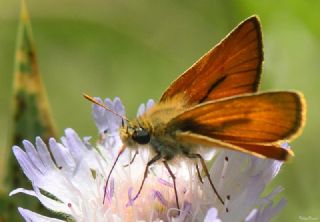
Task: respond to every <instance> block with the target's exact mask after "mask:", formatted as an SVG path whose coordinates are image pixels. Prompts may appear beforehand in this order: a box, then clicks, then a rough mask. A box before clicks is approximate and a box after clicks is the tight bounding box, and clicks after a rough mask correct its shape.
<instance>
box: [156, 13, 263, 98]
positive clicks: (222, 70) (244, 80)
mask: <svg viewBox="0 0 320 222" xmlns="http://www.w3.org/2000/svg"><path fill="white" fill-rule="evenodd" d="M262 60H263V52H262V39H261V28H260V22H259V19H258V18H257V17H256V16H253V17H250V18H248V19H247V20H245V21H244V22H242V23H241V24H240V25H239V26H238V27H236V28H235V29H234V30H233V31H232V32H231V33H230V34H229V35H228V36H227V37H226V38H225V39H224V40H222V41H221V42H220V43H219V44H218V45H216V46H215V47H214V48H212V49H211V50H210V51H209V52H208V53H207V54H205V55H204V56H203V57H202V58H200V59H199V60H198V61H197V62H196V63H195V64H194V65H193V66H192V67H191V68H189V69H188V70H187V71H185V72H184V73H183V74H182V75H181V76H180V77H179V78H178V79H176V80H175V81H174V82H173V83H172V84H171V85H170V86H169V88H168V89H167V90H166V91H165V92H164V94H163V95H162V97H161V100H160V101H166V100H168V99H170V98H172V97H174V96H175V95H178V94H181V93H183V94H184V95H185V98H186V99H187V103H189V104H196V103H201V102H204V101H210V100H215V99H219V98H224V97H229V96H234V95H239V94H243V93H252V92H256V91H257V88H258V84H259V79H260V73H261V65H262Z"/></svg>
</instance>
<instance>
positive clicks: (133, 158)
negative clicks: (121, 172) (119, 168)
mask: <svg viewBox="0 0 320 222" xmlns="http://www.w3.org/2000/svg"><path fill="white" fill-rule="evenodd" d="M138 153H139V152H138V151H136V152H135V153H134V155H133V157H132V159H131V160H130V162H129V163H128V164H126V165H123V167H128V166H130V165H131V164H132V163H133V161H134V160H135V158H136V156H137V155H138Z"/></svg>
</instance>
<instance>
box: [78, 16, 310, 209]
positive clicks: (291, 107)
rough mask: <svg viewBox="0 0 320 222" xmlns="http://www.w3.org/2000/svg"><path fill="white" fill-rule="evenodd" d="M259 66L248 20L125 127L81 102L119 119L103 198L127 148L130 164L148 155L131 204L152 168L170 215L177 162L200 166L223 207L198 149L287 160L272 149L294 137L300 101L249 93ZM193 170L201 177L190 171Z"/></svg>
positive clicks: (256, 38)
mask: <svg viewBox="0 0 320 222" xmlns="http://www.w3.org/2000/svg"><path fill="white" fill-rule="evenodd" d="M262 62H263V47H262V33H261V25H260V21H259V18H258V17H257V16H252V17H249V18H247V19H246V20H244V21H243V22H242V23H240V24H239V25H238V26H237V27H236V28H235V29H234V30H233V31H231V32H230V33H229V34H228V35H227V36H226V37H225V38H224V39H223V40H222V41H221V42H220V43H218V44H217V45H216V46H215V47H213V48H212V49H211V50H210V51H209V52H207V53H206V54H205V55H204V56H202V57H201V58H200V59H199V60H198V61H197V62H195V63H194V64H193V65H192V66H191V67H190V68H189V69H187V70H186V71H185V72H184V73H183V74H182V75H180V76H179V77H178V78H177V79H176V80H175V81H173V82H172V83H171V85H170V86H169V87H168V88H167V89H166V90H165V92H164V93H163V95H162V96H161V98H160V100H159V102H157V103H155V104H154V105H153V107H151V108H150V109H149V110H147V111H146V112H145V113H144V114H143V115H141V116H139V117H137V118H135V119H133V120H129V119H127V117H124V116H121V115H119V114H117V113H114V112H113V111H112V110H111V109H110V108H109V107H107V106H106V105H104V104H102V103H99V102H98V101H97V100H95V99H94V98H92V97H90V96H88V95H84V96H85V97H86V98H87V99H89V100H91V101H92V102H93V103H96V104H98V105H100V106H103V107H105V108H106V109H107V110H109V111H111V112H113V113H114V114H115V115H118V116H120V117H121V118H122V120H123V124H122V127H121V128H120V131H119V132H120V137H121V140H122V143H123V146H122V148H121V149H120V151H119V153H118V155H117V157H116V159H115V161H114V163H113V165H112V168H111V170H110V172H109V175H108V177H107V182H106V186H105V193H106V187H107V185H108V181H109V179H110V176H111V173H112V171H113V169H114V167H115V165H116V163H117V161H118V159H119V157H120V155H121V154H122V153H123V151H124V150H125V149H127V148H128V149H132V150H135V151H136V153H135V155H134V157H133V159H132V161H133V160H134V158H135V156H136V154H137V153H138V150H139V147H141V146H148V147H149V149H150V150H151V153H152V154H153V156H152V158H151V159H150V160H149V162H148V163H147V165H146V167H145V171H144V177H143V180H142V183H141V185H140V188H139V190H138V192H137V194H136V195H135V197H134V198H133V200H135V199H136V198H137V197H138V196H139V194H140V193H141V191H142V188H143V185H144V182H145V179H146V178H147V175H148V169H149V167H150V166H151V165H152V164H154V163H156V162H159V161H160V162H162V163H163V164H164V166H165V168H166V169H167V170H168V172H169V174H170V175H171V177H172V179H173V185H174V191H175V199H176V205H177V208H178V209H179V208H180V206H179V198H178V195H177V188H176V183H175V175H174V174H173V172H172V170H171V169H170V167H169V164H168V162H170V161H171V160H173V159H175V158H176V157H177V156H183V157H186V158H191V159H198V160H199V161H200V163H201V165H202V169H203V171H204V173H205V175H206V176H207V178H208V180H209V183H210V185H211V187H212V189H213V191H214V193H215V194H216V195H217V197H218V199H219V200H220V202H221V203H222V204H225V201H224V200H223V198H222V197H221V196H220V195H219V192H218V191H217V189H216V188H215V186H214V184H213V181H212V180H211V178H210V175H209V172H208V169H207V166H206V163H205V160H204V158H203V157H202V156H201V154H200V153H199V152H198V148H199V146H201V147H206V148H208V149H211V148H212V147H218V148H224V149H228V150H234V151H239V152H242V153H247V154H250V155H253V156H256V157H259V158H270V159H275V160H281V161H285V160H287V159H288V158H289V157H290V156H293V152H292V151H291V150H289V149H283V148H281V146H280V143H281V141H283V140H288V141H290V140H292V139H294V138H296V137H297V136H298V135H299V133H300V132H301V130H302V128H303V126H304V122H305V113H306V105H305V100H304V97H303V95H302V94H301V93H299V92H292V91H274V92H257V90H258V86H259V80H260V76H261V69H262ZM196 166H197V165H196ZM197 171H198V175H199V178H201V176H200V173H199V169H198V167H197ZM227 199H228V197H227Z"/></svg>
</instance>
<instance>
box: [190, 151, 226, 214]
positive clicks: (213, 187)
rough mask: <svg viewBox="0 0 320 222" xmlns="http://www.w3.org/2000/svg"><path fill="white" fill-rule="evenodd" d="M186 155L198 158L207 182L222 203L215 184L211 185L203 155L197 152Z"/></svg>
mask: <svg viewBox="0 0 320 222" xmlns="http://www.w3.org/2000/svg"><path fill="white" fill-rule="evenodd" d="M187 157H189V158H193V159H194V158H198V159H199V160H200V163H201V165H202V168H203V170H204V173H205V174H206V176H207V177H208V180H209V183H210V185H211V187H212V189H213V191H214V193H215V194H216V195H217V197H218V199H219V200H220V202H221V203H222V204H223V205H224V201H223V200H222V198H221V196H220V195H219V193H218V191H217V189H216V188H215V186H214V185H213V182H212V180H211V178H210V174H209V171H208V168H207V165H206V162H205V161H204V159H203V157H202V156H201V155H200V154H198V153H189V154H187ZM227 211H228V209H227Z"/></svg>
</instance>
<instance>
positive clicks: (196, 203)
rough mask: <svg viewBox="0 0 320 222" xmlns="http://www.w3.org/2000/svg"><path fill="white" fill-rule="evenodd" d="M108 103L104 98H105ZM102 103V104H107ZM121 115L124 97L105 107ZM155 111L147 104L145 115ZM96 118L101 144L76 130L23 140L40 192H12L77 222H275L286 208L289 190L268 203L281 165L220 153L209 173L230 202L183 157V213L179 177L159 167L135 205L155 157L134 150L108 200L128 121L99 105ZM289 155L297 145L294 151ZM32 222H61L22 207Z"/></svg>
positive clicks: (22, 158)
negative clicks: (269, 190)
mask: <svg viewBox="0 0 320 222" xmlns="http://www.w3.org/2000/svg"><path fill="white" fill-rule="evenodd" d="M100 101H101V100H100ZM101 102H102V101H101ZM103 102H104V103H105V104H106V105H107V106H108V107H110V108H111V109H113V110H114V111H115V112H117V113H119V114H121V115H124V114H125V110H124V107H123V105H122V103H121V101H120V99H118V98H116V99H114V100H113V101H111V100H110V99H106V100H105V101H103ZM152 105H153V101H152V100H150V101H148V102H147V104H146V105H144V104H143V105H141V106H140V108H139V111H138V114H137V115H141V114H142V113H144V112H145V111H146V110H147V109H149V108H150V107H151V106H152ZM93 118H94V120H95V123H96V126H97V128H98V132H99V135H100V137H99V140H98V142H97V144H92V142H91V139H90V138H89V137H85V138H83V139H81V138H80V137H79V136H78V134H77V133H76V132H75V131H74V130H72V129H66V130H65V136H64V137H62V138H61V141H60V142H58V141H56V140H55V139H50V141H49V145H48V146H47V145H46V144H45V143H44V142H43V141H42V140H41V138H36V142H35V146H34V145H33V144H32V143H30V142H29V141H23V146H24V149H22V148H20V147H18V146H14V147H13V152H14V154H15V156H16V158H17V160H18V162H19V164H20V166H21V168H22V170H23V172H24V173H25V175H26V176H27V177H28V178H29V180H30V181H31V183H32V186H33V190H26V189H23V188H18V189H16V190H14V191H12V192H11V193H10V195H13V194H16V193H25V194H28V195H31V196H34V197H36V198H38V199H39V201H40V202H41V203H42V205H43V206H45V207H46V208H48V209H50V210H52V211H53V212H57V213H62V214H63V215H68V216H69V218H72V219H74V220H75V221H83V222H84V221H181V222H182V221H207V222H209V221H215V222H218V221H247V222H254V221H263V222H264V221H269V220H270V219H271V218H272V217H273V216H274V215H275V214H276V213H278V212H279V210H280V209H281V208H282V207H283V206H284V204H285V201H284V200H283V199H282V200H281V201H280V202H279V203H278V204H275V205H274V204H273V201H272V199H273V197H274V196H275V195H276V194H277V193H279V192H280V191H281V190H282V188H280V187H278V188H276V189H275V190H274V191H273V192H272V193H271V194H269V195H267V196H265V197H261V193H262V192H263V191H264V189H265V187H266V186H267V184H268V183H269V182H270V181H271V180H272V179H273V178H274V177H275V176H276V174H277V173H278V171H279V169H280V167H281V164H282V163H281V162H279V161H275V160H268V159H258V158H256V157H252V156H249V155H246V154H242V153H239V152H234V151H226V150H220V151H219V152H218V153H215V155H214V158H212V152H211V153H210V155H207V158H208V159H211V161H210V164H209V166H210V167H209V173H210V176H211V178H212V180H213V181H214V183H215V186H216V187H217V190H218V192H219V194H220V195H221V196H222V197H224V199H226V200H227V201H226V202H225V205H227V207H228V209H229V210H228V212H227V211H226V206H223V205H222V204H221V202H220V201H219V200H218V198H217V196H216V195H215V194H214V192H213V190H212V188H211V186H210V184H209V183H208V180H207V179H206V178H205V177H203V182H204V183H203V184H202V183H201V182H200V179H199V178H198V175H197V170H196V167H195V163H194V161H191V160H189V159H183V158H176V159H175V160H174V161H172V162H170V167H171V169H172V171H173V174H174V175H175V177H176V184H177V193H178V197H179V202H180V209H177V207H176V199H175V194H174V189H173V183H172V177H171V176H170V175H169V173H168V171H167V170H166V169H165V168H164V167H163V164H157V163H156V164H154V165H152V166H151V168H150V170H149V174H148V177H147V179H146V181H145V185H144V187H143V190H142V192H141V194H140V195H139V197H138V198H137V199H134V198H133V197H134V195H135V194H136V193H137V191H138V189H139V186H140V185H141V181H142V178H143V176H144V175H143V174H144V169H145V166H146V163H147V162H148V160H149V159H150V155H149V149H141V150H140V149H139V155H138V156H137V157H136V159H135V160H134V161H133V162H132V163H131V164H129V165H128V163H130V161H131V160H132V158H133V156H134V153H133V152H132V151H130V150H129V149H126V150H125V151H124V153H123V154H122V155H121V157H120V159H119V162H118V163H117V164H116V166H115V169H114V170H113V172H112V176H111V179H110V181H109V184H108V187H106V189H105V190H106V193H105V200H104V188H105V187H104V186H105V181H106V177H107V174H108V173H109V172H110V168H111V166H112V163H113V162H114V159H115V157H116V156H117V154H118V152H119V148H120V147H121V145H122V142H121V139H120V136H119V127H120V125H121V119H120V118H119V117H117V116H115V115H114V114H112V113H111V112H108V111H106V110H105V109H103V108H102V107H99V106H96V105H93ZM286 148H287V149H288V148H289V147H286ZM19 212H20V214H21V215H22V217H23V218H24V219H25V220H26V221H55V222H56V221H61V220H59V219H55V218H49V217H46V216H43V215H39V214H37V213H35V212H32V211H29V210H27V209H23V208H19Z"/></svg>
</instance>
